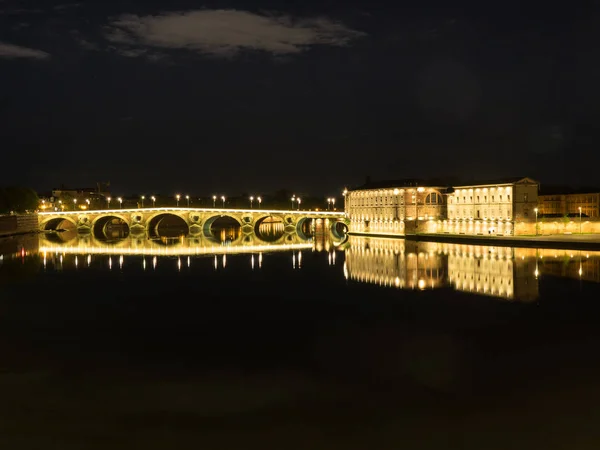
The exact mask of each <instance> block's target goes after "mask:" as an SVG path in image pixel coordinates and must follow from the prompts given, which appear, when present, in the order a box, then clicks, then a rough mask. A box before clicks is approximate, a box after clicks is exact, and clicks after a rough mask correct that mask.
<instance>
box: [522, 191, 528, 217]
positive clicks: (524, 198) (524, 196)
mask: <svg viewBox="0 0 600 450" xmlns="http://www.w3.org/2000/svg"><path fill="white" fill-rule="evenodd" d="M523 201H524V202H525V203H527V194H523ZM525 217H527V216H525Z"/></svg>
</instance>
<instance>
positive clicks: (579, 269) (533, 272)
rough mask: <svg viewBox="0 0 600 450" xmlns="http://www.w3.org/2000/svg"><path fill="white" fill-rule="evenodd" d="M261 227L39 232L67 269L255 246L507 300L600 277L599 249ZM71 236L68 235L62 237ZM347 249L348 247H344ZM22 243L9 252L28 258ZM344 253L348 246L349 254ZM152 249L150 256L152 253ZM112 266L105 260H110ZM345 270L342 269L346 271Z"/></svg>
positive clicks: (223, 255)
mask: <svg viewBox="0 0 600 450" xmlns="http://www.w3.org/2000/svg"><path fill="white" fill-rule="evenodd" d="M261 227H262V228H261V235H260V236H258V235H257V234H255V233H243V232H241V231H240V229H239V227H238V228H236V227H231V228H223V229H220V230H219V231H218V232H215V233H214V235H213V236H212V237H206V236H194V237H189V236H179V237H176V238H172V237H168V236H162V237H159V238H148V237H147V236H133V237H131V236H130V237H127V238H125V239H114V240H102V239H97V238H96V237H95V236H94V235H93V234H90V233H88V234H79V235H77V234H74V235H72V234H70V233H61V234H60V237H59V236H58V235H54V234H49V235H40V237H39V249H36V250H37V251H35V253H38V252H39V254H41V256H42V257H43V266H44V268H46V267H48V268H51V267H54V268H57V269H60V270H62V268H63V267H64V268H68V267H75V268H77V267H82V266H90V265H91V264H92V262H93V261H96V262H97V261H98V257H99V255H104V256H105V257H106V258H103V261H104V260H106V261H104V262H103V263H102V264H103V265H104V264H105V263H106V265H107V266H108V267H109V268H111V269H112V268H113V266H118V267H123V264H124V262H125V258H130V257H132V258H133V257H135V256H138V257H141V258H138V259H139V261H138V262H137V263H134V264H138V263H139V264H141V265H142V266H143V268H144V269H146V268H147V267H154V268H156V265H157V263H158V259H159V258H161V257H167V258H170V257H176V258H177V259H178V262H177V265H178V267H179V268H181V267H182V266H185V265H188V266H189V265H190V263H191V260H190V258H193V257H200V256H209V257H214V259H215V260H214V266H215V269H216V268H218V267H222V268H225V267H226V265H227V255H235V254H249V255H250V258H249V260H248V261H249V265H250V266H251V268H252V269H254V268H261V267H262V262H263V254H266V253H270V252H290V253H291V255H290V262H291V264H292V266H293V268H294V269H296V268H300V267H301V266H302V252H303V251H308V252H323V253H325V255H324V256H325V257H326V258H327V259H328V262H329V265H330V266H338V265H339V266H340V268H342V265H343V275H344V276H345V278H346V279H349V280H352V281H356V282H361V283H371V284H376V285H380V286H387V287H392V288H399V289H412V290H428V289H441V288H446V289H454V290H457V291H462V292H469V293H474V294H480V295H485V296H490V297H496V298H502V299H507V300H521V301H533V300H535V299H537V298H538V297H539V282H540V280H541V279H542V277H561V278H572V279H577V280H580V281H588V282H596V283H600V252H598V251H573V250H556V249H532V248H512V247H496V246H483V245H465V244H450V243H436V242H415V241H407V240H403V239H385V238H373V237H359V236H351V237H349V238H344V239H342V240H340V239H337V238H336V236H334V235H333V234H332V233H327V232H320V231H319V230H317V231H315V232H314V233H313V235H312V236H310V237H307V235H306V234H304V233H302V234H301V235H300V234H298V233H295V232H286V231H285V228H282V225H281V224H278V223H264V224H262V225H261ZM62 239H64V240H66V242H63V240H62ZM342 251H343V252H342ZM28 253H29V251H25V250H23V249H22V250H19V251H17V252H15V253H14V254H13V255H10V254H8V255H4V256H5V260H6V258H12V257H13V256H14V258H15V259H19V258H23V257H24V255H26V254H28ZM342 253H345V255H344V254H342ZM146 257H150V258H146ZM105 267H106V266H105ZM340 276H341V273H340Z"/></svg>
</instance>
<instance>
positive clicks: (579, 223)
mask: <svg viewBox="0 0 600 450" xmlns="http://www.w3.org/2000/svg"><path fill="white" fill-rule="evenodd" d="M586 217H587V216H586ZM579 234H581V206H580V207H579Z"/></svg>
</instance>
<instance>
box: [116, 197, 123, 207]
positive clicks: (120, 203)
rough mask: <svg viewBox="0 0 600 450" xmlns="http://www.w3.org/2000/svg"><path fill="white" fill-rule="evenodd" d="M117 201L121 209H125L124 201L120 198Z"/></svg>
mask: <svg viewBox="0 0 600 450" xmlns="http://www.w3.org/2000/svg"><path fill="white" fill-rule="evenodd" d="M117 201H118V202H119V209H123V199H122V198H121V197H119V198H118V199H117Z"/></svg>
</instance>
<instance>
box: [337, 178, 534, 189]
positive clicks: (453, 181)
mask: <svg viewBox="0 0 600 450" xmlns="http://www.w3.org/2000/svg"><path fill="white" fill-rule="evenodd" d="M516 183H534V184H539V182H537V181H535V180H534V179H532V178H529V177H512V178H501V179H495V180H470V181H467V182H465V181H460V180H458V179H457V178H450V177H448V178H429V179H424V178H407V179H401V180H381V181H371V180H370V178H369V177H367V180H366V182H365V183H364V184H363V185H361V186H357V187H353V188H350V189H348V190H349V191H357V190H363V189H384V188H393V187H412V186H423V187H435V188H442V189H447V190H448V191H453V190H454V188H455V187H458V188H461V187H472V186H486V185H499V184H516Z"/></svg>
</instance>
